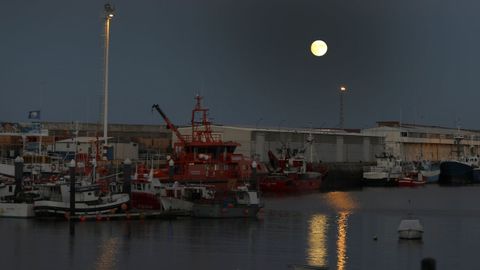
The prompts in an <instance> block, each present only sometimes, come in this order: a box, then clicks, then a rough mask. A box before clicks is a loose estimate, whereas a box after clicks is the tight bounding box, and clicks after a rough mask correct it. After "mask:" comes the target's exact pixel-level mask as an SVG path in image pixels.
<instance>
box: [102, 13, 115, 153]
mask: <svg viewBox="0 0 480 270" xmlns="http://www.w3.org/2000/svg"><path fill="white" fill-rule="evenodd" d="M104 8H105V10H104V11H105V47H104V54H105V55H104V57H105V58H104V63H103V64H104V78H103V139H104V140H105V145H108V139H107V134H108V131H107V129H108V60H109V48H110V20H111V19H112V18H113V17H114V10H113V8H112V7H111V6H110V4H105V6H104Z"/></svg>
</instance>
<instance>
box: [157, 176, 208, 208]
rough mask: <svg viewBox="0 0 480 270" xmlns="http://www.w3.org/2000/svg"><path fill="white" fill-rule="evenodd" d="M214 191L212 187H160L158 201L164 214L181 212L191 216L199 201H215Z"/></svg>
mask: <svg viewBox="0 0 480 270" xmlns="http://www.w3.org/2000/svg"><path fill="white" fill-rule="evenodd" d="M215 193H216V189H215V186H214V185H204V184H188V185H180V184H179V183H178V182H175V183H174V184H169V185H164V186H163V187H162V191H161V195H160V200H161V202H162V207H163V210H164V211H166V212H177V213H178V212H183V213H185V214H187V215H192V211H193V205H194V203H195V202H197V201H200V200H206V201H212V200H214V199H215Z"/></svg>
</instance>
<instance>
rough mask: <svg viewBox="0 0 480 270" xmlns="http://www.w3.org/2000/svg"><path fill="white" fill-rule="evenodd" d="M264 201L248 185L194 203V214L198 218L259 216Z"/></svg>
mask: <svg viewBox="0 0 480 270" xmlns="http://www.w3.org/2000/svg"><path fill="white" fill-rule="evenodd" d="M262 209H263V202H262V201H261V199H260V197H259V194H258V192H257V191H255V190H248V187H247V186H240V187H238V188H236V189H233V190H230V191H225V192H222V193H221V194H217V195H216V196H215V197H214V199H213V200H197V201H195V202H194V203H193V208H192V216H193V217H197V218H257V217H258V215H259V213H260V212H261V211H262Z"/></svg>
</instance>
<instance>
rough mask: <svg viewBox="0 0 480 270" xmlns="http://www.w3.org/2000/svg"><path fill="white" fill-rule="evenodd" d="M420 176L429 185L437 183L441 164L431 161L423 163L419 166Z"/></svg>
mask: <svg viewBox="0 0 480 270" xmlns="http://www.w3.org/2000/svg"><path fill="white" fill-rule="evenodd" d="M419 167H420V168H419V174H420V176H421V178H422V179H423V180H424V181H425V182H426V183H427V184H430V183H437V182H438V178H439V176H440V164H439V163H432V162H431V161H425V160H424V161H422V162H421V163H420V166H419Z"/></svg>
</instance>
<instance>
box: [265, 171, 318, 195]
mask: <svg viewBox="0 0 480 270" xmlns="http://www.w3.org/2000/svg"><path fill="white" fill-rule="evenodd" d="M321 184H322V176H321V175H318V176H317V177H308V176H305V177H303V176H302V175H300V176H283V175H279V176H267V177H265V178H264V179H262V180H261V181H260V190H261V191H262V192H265V193H298V192H310V191H318V190H320V187H321Z"/></svg>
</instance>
